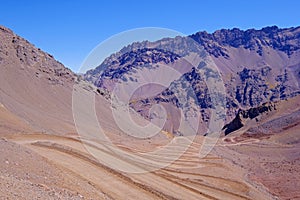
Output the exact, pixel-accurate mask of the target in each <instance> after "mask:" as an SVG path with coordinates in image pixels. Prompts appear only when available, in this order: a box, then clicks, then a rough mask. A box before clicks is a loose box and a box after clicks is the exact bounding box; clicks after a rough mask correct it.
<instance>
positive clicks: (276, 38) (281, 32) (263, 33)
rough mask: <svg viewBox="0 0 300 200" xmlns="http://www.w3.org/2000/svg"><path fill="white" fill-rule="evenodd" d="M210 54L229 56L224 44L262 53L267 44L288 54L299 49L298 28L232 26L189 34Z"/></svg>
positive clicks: (299, 30)
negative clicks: (210, 31) (256, 28)
mask: <svg viewBox="0 0 300 200" xmlns="http://www.w3.org/2000/svg"><path fill="white" fill-rule="evenodd" d="M190 37H191V38H193V39H194V40H196V41H197V42H199V43H200V44H201V45H203V46H204V48H205V49H206V51H208V52H209V53H210V54H212V55H214V56H216V57H219V56H225V57H229V54H228V52H227V51H226V48H224V47H226V46H231V47H234V48H239V47H243V48H245V49H249V50H253V51H256V52H257V53H258V54H259V55H261V56H262V54H263V47H264V46H267V47H270V48H273V49H276V50H279V51H283V52H285V53H287V54H288V55H291V54H293V53H294V52H295V51H297V50H299V49H300V46H299V41H300V28H299V27H296V28H288V29H280V28H278V27H277V26H272V27H266V28H263V29H261V30H255V29H249V30H246V31H243V30H240V29H238V28H234V29H232V30H228V29H222V30H219V31H216V32H214V33H212V34H209V33H207V32H205V31H204V32H198V33H195V34H193V35H191V36H190Z"/></svg>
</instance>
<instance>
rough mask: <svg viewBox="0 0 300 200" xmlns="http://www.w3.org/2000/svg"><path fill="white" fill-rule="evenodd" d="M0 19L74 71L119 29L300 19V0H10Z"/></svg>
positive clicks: (188, 28)
mask: <svg viewBox="0 0 300 200" xmlns="http://www.w3.org/2000/svg"><path fill="white" fill-rule="evenodd" d="M0 5H1V12H0V24H1V25H4V26H6V27H8V28H10V29H12V30H13V31H14V32H15V33H17V34H18V35H20V36H22V37H24V38H26V39H27V40H29V41H30V42H31V43H33V44H34V45H35V46H37V47H39V48H41V49H42V50H44V51H46V52H48V53H50V54H52V55H54V57H55V58H56V59H57V60H59V61H60V62H62V63H63V64H65V65H66V66H67V67H69V68H71V69H73V70H74V71H75V72H77V71H78V69H79V67H80V65H81V63H82V62H83V61H84V59H85V57H86V56H87V55H88V54H89V52H90V51H91V50H92V49H93V48H94V47H96V46H97V45H98V44H99V43H101V42H102V41H104V40H106V39H107V38H109V37H111V36H113V35H115V34H118V33H120V32H123V31H126V30H130V29H134V28H141V27H162V28H168V29H173V30H175V31H178V32H181V33H184V34H192V33H195V32H197V31H203V30H206V31H208V32H213V31H215V30H217V29H221V28H233V27H238V28H241V29H248V28H261V27H264V26H270V25H277V26H279V27H291V26H299V25H300V12H299V8H300V1H297V0H295V1H292V0H290V1H289V0H286V1H276V0H274V1H267V0H266V1H263V0H252V1H241V0H237V1H234V0H232V1H230V0H227V1H217V0H214V1H201V0H198V1H197V0H184V1H174V0H173V1H170V0H166V1H163V0H151V1H149V0H148V1H142V0H139V1H130V0H126V1H100V0H99V1H91V0H86V1H78V0H73V1H71V0H65V1H59V0H57V1H56V0H53V1H46V0H45V1H39V0H36V1H30V0H28V1H13V0H11V1H8V0H5V1H4V0H3V1H2V0H1V1H0Z"/></svg>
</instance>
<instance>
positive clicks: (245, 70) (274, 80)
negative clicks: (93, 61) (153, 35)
mask: <svg viewBox="0 0 300 200" xmlns="http://www.w3.org/2000/svg"><path fill="white" fill-rule="evenodd" d="M193 53H198V54H201V56H199V57H200V58H201V59H211V60H212V61H213V63H214V64H213V65H216V67H217V69H218V71H219V72H218V73H219V74H220V75H221V77H222V81H223V84H224V86H225V88H226V96H225V97H220V99H222V100H221V101H223V102H226V106H224V109H225V107H226V110H227V111H226V113H227V115H226V121H227V122H229V121H231V120H232V119H233V118H234V117H235V116H236V114H237V112H238V110H239V109H249V108H251V107H257V106H261V105H262V104H263V103H267V102H275V101H278V100H283V99H288V98H291V97H294V96H296V95H298V94H300V87H299V84H300V59H299V55H300V27H297V28H286V29H280V28H278V27H275V26H274V27H266V28H263V29H261V30H254V29H250V30H246V31H242V30H239V29H232V30H224V29H223V30H220V31H216V32H215V33H212V34H209V33H206V32H198V33H196V34H193V35H191V36H189V37H185V38H184V37H176V38H167V39H162V40H159V41H156V42H148V41H144V42H141V43H134V44H132V45H129V46H127V47H125V48H123V49H122V50H121V51H120V52H117V53H115V54H113V55H112V56H110V57H108V58H107V59H106V60H105V61H104V62H103V63H102V64H101V65H100V66H99V67H97V68H96V69H94V70H89V71H88V72H87V73H86V74H85V75H84V77H85V79H86V80H88V81H91V82H92V83H94V84H95V85H96V86H97V87H99V88H100V89H103V90H108V92H112V91H113V89H114V88H115V86H116V84H124V85H130V84H132V83H134V82H137V84H138V83H139V80H138V79H137V77H139V76H140V74H141V71H143V69H144V68H146V69H148V70H150V71H151V70H153V71H155V70H156V71H159V69H161V68H162V67H161V66H162V65H168V66H169V67H171V68H173V69H174V70H177V71H179V72H180V73H181V74H182V76H181V77H180V78H174V80H173V82H172V81H171V82H170V83H169V86H167V87H161V88H159V89H157V88H156V89H153V88H155V87H157V86H153V87H151V86H148V87H147V90H144V93H147V92H148V96H147V95H145V94H143V93H142V92H139V90H137V91H138V92H136V93H135V94H134V95H133V96H132V97H131V100H132V101H131V102H130V105H131V106H132V107H133V108H135V110H137V111H138V112H140V113H141V114H142V115H143V116H145V117H147V118H150V114H149V109H150V108H151V107H152V105H154V104H164V106H165V107H166V108H167V109H166V110H167V112H169V113H168V115H171V116H172V112H173V111H171V110H173V109H172V108H171V109H170V105H172V106H173V107H175V109H176V108H179V107H180V105H179V104H178V99H177V98H176V97H177V96H180V95H181V96H182V94H180V93H182V91H184V90H186V91H187V90H188V89H187V88H185V87H186V86H187V85H190V86H191V87H190V88H192V92H193V93H194V96H195V98H194V100H193V103H191V104H189V107H191V108H197V109H198V115H199V118H200V124H201V123H202V124H203V126H204V127H205V126H207V123H208V119H209V115H210V114H209V110H210V109H212V108H213V103H212V100H213V99H212V98H211V95H212V93H211V91H209V88H208V86H207V84H206V83H205V80H206V79H207V73H204V74H201V73H202V72H203V69H205V68H203V65H202V66H201V63H200V64H199V65H198V64H193V63H192V62H191V59H189V58H188V56H192V54H193ZM188 77H190V78H188ZM178 82H180V84H178ZM172 85H173V86H174V85H176V87H172ZM141 90H142V89H141ZM221 96H222V95H221ZM225 99H226V100H225ZM166 104H168V106H167V105H166ZM172 106H171V107H172ZM174 117H175V118H176V117H177V116H174ZM169 121H173V122H171V125H170V123H169V125H168V127H165V129H167V130H170V132H173V133H177V132H178V130H175V129H174V127H176V126H178V125H177V124H176V121H178V119H172V120H169ZM174 123H175V124H174ZM167 124H168V123H167ZM205 124H206V125H205ZM204 130H205V128H201V127H200V130H199V133H201V134H204V132H205V131H204ZM203 131H204V132H203Z"/></svg>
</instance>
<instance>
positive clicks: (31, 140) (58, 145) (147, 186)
mask: <svg viewBox="0 0 300 200" xmlns="http://www.w3.org/2000/svg"><path fill="white" fill-rule="evenodd" d="M8 139H9V140H12V141H14V142H16V143H19V144H21V145H24V146H26V147H29V148H30V149H32V150H34V151H36V152H37V153H39V154H40V155H42V156H44V157H46V158H47V159H49V160H50V161H52V162H53V163H55V164H56V165H59V166H61V167H64V168H66V169H68V170H71V171H72V172H73V173H75V174H77V175H78V178H80V179H86V180H89V182H90V183H91V185H93V186H94V187H96V188H99V189H100V191H101V192H102V193H104V194H106V195H107V198H111V199H124V197H125V196H126V197H127V199H140V198H143V199H252V198H253V196H249V194H251V190H253V191H252V193H257V191H256V190H255V189H254V188H251V186H250V185H248V184H247V183H243V182H241V180H232V179H228V178H226V173H223V172H222V170H224V169H227V168H228V166H226V165H224V164H225V163H224V162H223V160H222V159H220V158H218V157H215V156H210V157H207V158H205V159H199V158H198V157H197V149H196V147H194V146H193V148H190V149H189V150H188V151H187V152H186V153H185V154H184V155H183V156H182V157H181V158H180V159H178V161H176V162H174V163H173V164H172V165H171V166H169V167H168V168H165V169H161V170H158V171H155V172H151V173H150V172H149V173H144V174H128V173H123V172H119V171H117V170H114V169H112V168H109V167H107V166H105V165H103V164H101V163H100V162H99V161H98V160H96V159H95V158H94V157H92V156H91V155H90V154H89V153H88V152H87V150H86V149H85V148H84V146H83V145H82V143H81V141H80V140H79V139H78V138H75V137H65V136H53V135H45V134H32V135H14V136H13V135H10V136H9V137H8ZM90 145H91V146H90V148H97V146H95V143H91V144H90ZM101 145H103V144H99V146H100V147H101ZM101 149H102V148H98V149H97V150H101ZM102 150H103V149H102ZM103 153H104V155H106V156H112V155H110V154H109V152H105V150H103ZM116 159H118V158H116ZM174 166H175V167H174ZM180 166H181V167H182V170H180ZM206 168H213V169H215V170H216V172H217V173H215V174H216V175H215V176H213V175H210V174H205V172H206V171H205V169H206ZM229 173H232V172H229ZM228 177H232V176H230V175H228ZM256 195H257V196H260V195H262V194H259V193H257V194H256Z"/></svg>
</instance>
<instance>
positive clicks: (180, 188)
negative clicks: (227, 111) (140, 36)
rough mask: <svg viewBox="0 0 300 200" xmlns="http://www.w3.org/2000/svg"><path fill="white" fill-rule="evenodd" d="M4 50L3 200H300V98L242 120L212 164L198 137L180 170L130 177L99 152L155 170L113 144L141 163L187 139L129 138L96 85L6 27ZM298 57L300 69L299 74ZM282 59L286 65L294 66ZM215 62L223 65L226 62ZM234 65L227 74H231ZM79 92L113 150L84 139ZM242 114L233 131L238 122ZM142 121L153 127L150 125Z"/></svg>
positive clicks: (0, 55) (0, 62)
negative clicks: (78, 119)
mask: <svg viewBox="0 0 300 200" xmlns="http://www.w3.org/2000/svg"><path fill="white" fill-rule="evenodd" d="M298 29H299V28H298ZM297 31H298V30H297ZM298 32H299V31H298ZM0 42H1V43H0V146H1V148H0V152H1V153H0V163H1V164H0V199H1V200H2V199H3V200H4V199H28V200H32V199H197V200H199V199H222V200H223V199H228V200H232V199H249V200H250V199H261V200H264V199H300V191H299V188H300V96H297V95H296V94H294V93H293V95H291V96H289V97H288V98H286V99H281V98H278V99H276V100H274V101H272V102H270V105H271V106H270V109H268V110H266V111H264V112H260V113H259V114H258V115H257V116H255V118H251V117H248V116H247V117H245V116H242V117H239V118H238V117H237V118H238V120H240V122H241V123H242V124H243V126H242V127H241V128H238V129H236V130H233V131H232V132H230V134H226V135H225V134H222V137H220V138H219V139H218V140H217V143H216V145H215V146H214V148H213V149H212V151H211V152H210V153H209V154H208V155H206V156H205V157H204V158H201V157H199V151H200V149H201V146H202V144H203V142H204V140H207V139H208V140H209V137H207V136H204V135H201V134H198V135H196V137H195V138H193V141H192V143H191V145H190V146H189V148H188V149H187V150H186V151H185V152H184V154H183V155H181V156H180V158H179V159H177V160H175V161H174V162H172V163H171V164H170V165H168V166H166V167H164V168H161V169H158V170H154V171H149V172H145V173H127V172H124V171H119V170H117V169H114V168H113V167H110V166H108V165H106V164H105V163H103V162H101V160H99V159H96V158H95V157H94V156H93V155H92V154H91V153H90V152H98V153H99V155H101V156H102V157H103V158H107V159H110V160H114V161H115V162H117V161H119V160H122V162H124V165H128V166H132V167H133V168H134V167H137V168H145V169H147V166H146V165H145V166H143V165H139V166H135V163H134V162H132V163H131V162H130V161H128V160H126V159H125V160H123V158H122V157H119V156H117V155H115V154H114V153H113V152H112V151H110V148H111V146H112V144H113V145H114V146H116V147H118V148H120V149H122V150H124V151H127V152H131V153H140V152H148V151H152V150H155V149H159V148H161V146H163V145H164V144H166V143H168V142H170V141H171V140H174V141H175V142H176V138H178V137H179V136H177V135H176V134H173V133H171V134H170V135H168V134H166V133H168V132H163V131H162V132H160V133H159V134H158V135H156V136H155V137H153V138H150V139H148V138H144V139H136V138H133V137H131V136H128V135H126V134H124V133H122V131H121V130H120V129H119V128H118V126H117V124H116V123H115V121H114V118H113V114H112V109H111V105H110V101H109V100H108V99H107V98H106V97H105V95H103V94H100V92H98V91H97V88H96V87H95V86H93V85H92V84H91V83H89V82H87V80H82V77H79V76H78V75H76V74H74V73H73V72H72V71H71V70H69V69H67V68H65V67H64V66H63V65H62V64H61V63H59V62H58V61H56V60H55V59H54V58H53V57H52V56H51V55H49V54H47V53H45V52H43V51H41V50H40V49H38V48H36V47H34V46H33V45H32V44H30V43H29V42H28V41H26V40H25V39H23V38H21V37H19V36H17V35H15V34H14V33H13V32H12V31H11V30H9V29H7V28H5V27H0ZM298 45H299V44H298ZM230 51H231V53H232V52H233V53H232V54H234V53H236V52H234V51H235V50H234V49H231V50H230ZM245 51H246V50H245ZM270 51H273V50H270ZM220 52H221V51H220ZM271 53H274V52H271ZM297 53H299V51H298V52H296V53H295V54H294V57H293V59H294V60H293V61H291V62H292V63H293V70H295V71H296V72H297V73H298V71H299V66H300V65H299V63H300V62H298V63H297V64H298V65H297V64H295V63H296V62H297V61H295V60H296V58H297V56H295V55H299V54H297ZM274 54H275V53H274ZM220 55H221V53H220ZM276 55H277V54H276ZM278 55H279V57H280V55H282V54H281V53H280V54H278ZM255 56H256V55H255ZM255 56H254V57H255ZM282 57H284V58H283V60H285V59H287V57H288V56H282ZM214 59H215V62H216V63H218V62H221V61H222V59H223V58H219V59H217V57H214ZM268 59H269V58H268ZM241 60H242V59H241ZM241 60H238V61H236V62H239V63H240V62H242V61H241ZM229 61H230V59H229ZM229 61H228V60H227V61H226V62H229ZM298 61H299V60H298ZM226 62H223V64H224V63H225V64H224V65H222V67H224V68H226V70H227V68H229V67H228V66H229V64H228V65H227V63H226ZM237 65H238V64H237ZM226 70H225V71H226ZM233 70H234V69H233ZM276 70H277V69H276ZM278 71H280V70H278ZM280 73H281V71H280ZM276 75H277V74H276ZM274 76H275V75H274ZM105 78H107V77H105ZM290 82H292V83H293V84H294V82H293V81H292V80H291V81H289V82H288V84H289V83H290ZM243 84H244V82H243V83H240V85H242V86H243ZM287 87H288V86H287ZM290 88H292V86H291V87H290ZM74 89H75V93H76V92H79V91H83V92H82V93H81V95H83V96H81V97H82V99H85V98H87V99H88V98H89V97H91V96H92V97H94V98H95V110H96V114H97V117H98V122H99V124H101V126H102V128H103V130H104V132H105V135H106V136H107V137H109V138H110V139H111V141H113V143H112V144H110V143H107V142H106V141H101V140H92V139H91V138H92V137H91V138H89V137H85V135H80V134H78V133H77V129H76V126H75V123H74V119H73V112H72V105H73V104H72V103H74V102H72V95H74ZM246 90H247V89H245V93H247V91H246ZM258 90H259V89H258ZM274 93H275V92H274ZM289 94H292V92H290V93H289ZM254 96H255V95H254ZM256 96H259V94H258V93H257V94H256ZM244 98H245V99H246V97H245V95H244ZM253 98H254V97H253ZM255 98H256V97H255ZM244 102H246V101H244ZM80 103H81V104H80V106H81V107H80V108H82V116H83V118H84V119H86V122H85V126H86V130H87V132H91V133H95V132H96V131H97V129H95V128H94V126H93V122H92V121H91V120H89V119H90V118H91V117H93V116H91V115H92V114H93V113H89V112H84V108H85V106H86V104H85V103H86V102H85V101H84V100H83V101H81V102H80ZM241 104H242V102H241ZM260 105H261V104H260V103H254V104H253V105H250V104H249V103H247V102H246V105H245V106H244V107H243V109H244V112H241V113H247V112H248V113H250V111H249V110H248V109H251V108H253V109H256V108H257V109H258V108H259V106H260ZM232 110H233V109H232ZM232 110H231V116H230V117H228V119H226V120H227V122H228V123H229V122H230V121H232V120H233V119H234V117H235V116H238V113H237V115H235V114H236V113H235V112H233V111H232ZM241 115H242V114H241ZM244 115H245V114H244ZM249 116H250V114H249ZM135 117H136V120H140V121H143V120H145V119H144V118H142V115H141V116H140V115H138V116H135ZM95 134H96V133H95Z"/></svg>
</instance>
